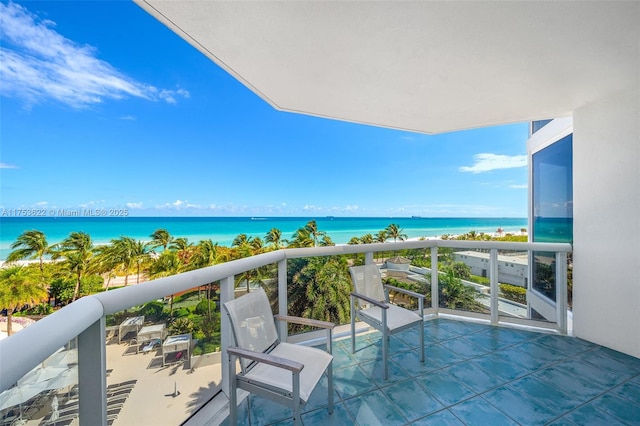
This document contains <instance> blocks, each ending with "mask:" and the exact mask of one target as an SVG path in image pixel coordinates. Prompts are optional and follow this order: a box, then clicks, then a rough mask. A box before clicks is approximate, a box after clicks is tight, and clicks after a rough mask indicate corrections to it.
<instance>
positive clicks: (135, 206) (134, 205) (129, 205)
mask: <svg viewBox="0 0 640 426" xmlns="http://www.w3.org/2000/svg"><path fill="white" fill-rule="evenodd" d="M125 206H127V208H129V209H141V208H142V203H127V204H125Z"/></svg>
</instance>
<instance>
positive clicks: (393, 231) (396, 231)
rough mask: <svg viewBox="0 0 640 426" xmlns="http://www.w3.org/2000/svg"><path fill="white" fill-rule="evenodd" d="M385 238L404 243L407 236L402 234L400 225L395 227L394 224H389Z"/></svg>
mask: <svg viewBox="0 0 640 426" xmlns="http://www.w3.org/2000/svg"><path fill="white" fill-rule="evenodd" d="M386 231H387V237H388V238H393V241H394V242H396V241H398V240H400V241H404V240H406V239H407V234H405V233H403V232H402V231H403V230H402V228H400V225H397V224H395V223H392V224H390V225H389V226H387V229H386Z"/></svg>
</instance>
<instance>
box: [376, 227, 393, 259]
mask: <svg viewBox="0 0 640 426" xmlns="http://www.w3.org/2000/svg"><path fill="white" fill-rule="evenodd" d="M387 238H389V233H388V232H387V230H386V229H381V230H380V231H378V233H377V234H376V236H375V239H374V241H375V242H376V243H385V242H386V241H387ZM378 253H379V256H378V261H380V259H382V258H383V257H384V250H383V251H382V253H380V252H378Z"/></svg>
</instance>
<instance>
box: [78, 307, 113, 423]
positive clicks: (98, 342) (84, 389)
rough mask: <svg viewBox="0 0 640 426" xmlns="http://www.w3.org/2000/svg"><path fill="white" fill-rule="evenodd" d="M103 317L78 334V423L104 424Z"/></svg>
mask: <svg viewBox="0 0 640 426" xmlns="http://www.w3.org/2000/svg"><path fill="white" fill-rule="evenodd" d="M105 324H106V320H105V317H102V318H100V319H99V320H98V321H96V322H94V323H93V324H92V325H90V326H89V327H87V328H86V329H85V330H84V331H83V332H82V333H80V334H79V335H78V390H79V395H80V396H79V417H80V424H81V425H100V426H107V361H106V359H107V349H106V341H105Z"/></svg>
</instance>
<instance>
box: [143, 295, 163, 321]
mask: <svg viewBox="0 0 640 426" xmlns="http://www.w3.org/2000/svg"><path fill="white" fill-rule="evenodd" d="M139 312H140V315H144V318H145V319H146V320H147V321H152V322H158V321H161V320H163V319H165V318H166V315H165V314H164V303H162V302H158V301H156V300H154V301H152V302H149V303H145V304H144V306H143V307H142V308H140V311H139Z"/></svg>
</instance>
